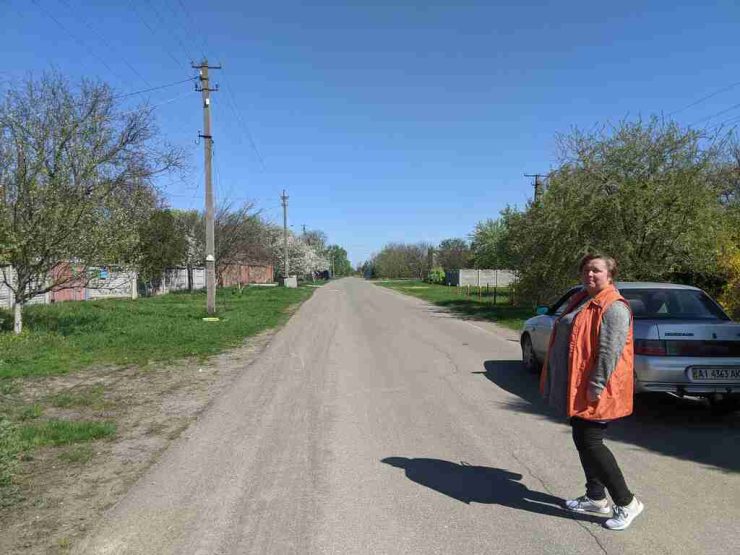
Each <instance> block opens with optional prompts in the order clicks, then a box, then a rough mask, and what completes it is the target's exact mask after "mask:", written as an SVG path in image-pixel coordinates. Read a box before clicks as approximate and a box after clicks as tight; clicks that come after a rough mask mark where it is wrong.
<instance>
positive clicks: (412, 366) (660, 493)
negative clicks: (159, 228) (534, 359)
mask: <svg viewBox="0 0 740 555" xmlns="http://www.w3.org/2000/svg"><path fill="white" fill-rule="evenodd" d="M519 359H520V354H519V348H518V344H517V343H516V341H515V334H512V333H507V332H503V331H501V330H499V331H496V330H495V329H494V328H493V327H492V326H491V325H485V324H480V325H479V324H475V323H472V322H467V321H462V320H457V319H454V318H451V317H450V316H448V315H447V314H444V313H440V312H439V311H438V310H437V309H436V308H434V307H431V306H429V305H427V304H425V303H422V302H421V301H418V300H416V299H413V298H410V297H404V296H402V295H400V294H398V293H395V292H393V291H389V290H387V289H383V288H381V287H378V286H375V285H371V284H369V283H366V282H363V281H361V280H359V279H345V280H342V281H339V282H332V283H330V284H329V285H327V286H325V287H323V288H321V289H319V290H318V291H317V292H316V294H315V295H314V296H313V298H312V299H310V300H309V301H308V302H307V303H306V304H305V305H304V306H303V307H302V308H301V310H300V311H299V312H298V313H297V314H296V316H295V317H294V318H293V319H292V320H291V322H290V323H289V324H288V325H287V326H286V327H285V328H284V329H283V330H282V331H281V332H280V333H279V334H278V335H277V336H276V337H275V339H274V340H273V342H272V344H271V345H270V347H269V348H268V349H267V350H266V351H265V352H264V354H263V355H262V356H261V357H260V358H259V359H258V360H257V361H256V362H255V363H253V364H252V365H251V366H250V367H248V368H246V369H245V371H244V373H243V375H242V376H241V377H240V378H238V379H237V381H236V382H235V383H234V385H233V387H232V388H231V389H230V391H229V392H228V393H227V394H226V395H224V396H223V397H222V398H220V399H219V400H217V402H215V403H214V404H213V405H212V406H211V407H210V409H209V410H208V411H207V412H206V413H205V414H204V415H203V416H202V417H201V419H200V420H199V421H198V422H196V423H195V424H194V425H193V426H192V427H191V428H190V429H189V430H187V431H186V432H185V434H184V436H183V437H182V438H181V439H180V440H178V442H176V443H175V444H174V445H173V447H172V448H171V449H170V450H168V451H167V452H166V453H165V454H164V456H163V457H162V458H161V460H160V461H159V463H158V464H156V465H155V466H154V467H153V468H152V469H151V470H150V472H148V473H147V474H146V475H145V476H144V477H143V478H142V479H141V480H140V481H139V482H138V483H137V484H136V485H135V486H134V487H133V488H132V489H131V491H130V492H129V494H128V495H127V496H126V497H125V498H124V500H123V501H122V502H121V503H119V504H118V505H116V506H115V507H113V508H112V509H111V511H110V512H109V513H108V514H107V515H106V518H105V519H104V520H103V521H102V522H101V524H100V526H99V527H98V528H97V529H96V530H95V531H94V533H93V535H91V537H90V538H89V539H88V541H87V542H86V543H84V544H83V545H82V546H81V547H80V551H82V552H85V553H116V554H117V553H146V554H150V553H177V554H183V553H203V554H206V553H207V554H210V553H240V554H241V553H260V554H263V553H338V554H339V553H341V554H345V553H424V554H429V553H445V554H448V553H567V554H569V555H573V554H577V553H584V554H589V555H593V554H594V553H600V552H604V553H620V554H622V553H650V554H655V553H670V554H677V553H731V552H736V551H735V550H736V549H737V546H738V545H740V535H739V530H740V525H739V524H738V520H739V519H738V516H740V505H739V503H738V500H740V473H739V472H738V471H739V470H740V458H739V457H738V454H739V452H740V441H739V440H740V433H739V432H738V430H739V429H740V428H739V427H738V421H737V418H736V417H735V418H726V419H721V420H718V419H716V418H715V419H713V418H711V417H710V415H708V414H707V412H706V411H705V410H704V409H703V407H697V406H693V405H690V404H685V403H675V402H661V403H658V402H657V401H655V402H654V403H650V404H648V405H645V404H644V403H643V404H642V405H640V407H638V413H637V414H636V415H635V416H633V417H631V418H630V419H628V420H626V421H624V422H623V423H622V424H621V425H620V426H618V428H617V429H616V430H615V431H614V438H615V440H614V441H612V442H611V445H612V447H613V449H614V451H615V452H616V455H617V457H618V459H619V460H620V462H621V464H622V466H623V469H624V471H625V474H626V476H627V478H628V481H629V483H630V485H631V487H632V488H633V489H634V490H635V491H636V492H637V493H638V494H639V496H640V497H641V499H642V500H643V501H644V502H645V504H646V511H645V513H644V515H643V516H642V517H640V519H639V520H637V521H636V522H635V524H634V525H633V527H632V528H631V529H630V530H628V531H626V532H610V531H608V530H605V529H603V528H602V527H601V525H600V522H599V521H597V520H595V519H594V520H591V519H589V518H582V519H578V518H573V517H571V516H570V515H568V514H566V513H564V512H563V511H562V510H561V509H560V508H559V503H560V502H561V498H562V497H563V496H568V495H575V494H580V493H582V488H583V478H582V476H581V471H580V467H579V464H578V460H577V456H576V453H575V451H574V448H573V447H572V445H571V440H570V437H569V428H568V427H567V426H566V425H564V424H563V423H562V422H560V421H558V420H556V419H553V418H551V417H550V416H549V415H548V412H547V410H546V409H545V408H544V407H543V406H542V404H541V402H540V401H539V399H538V396H537V393H536V388H537V384H536V378H535V377H533V376H529V375H526V374H523V372H522V370H521V367H520V364H519V362H518V360H519ZM733 546H734V547H733Z"/></svg>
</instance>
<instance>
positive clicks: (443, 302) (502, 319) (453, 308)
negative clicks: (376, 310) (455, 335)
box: [374, 280, 533, 330]
mask: <svg viewBox="0 0 740 555" xmlns="http://www.w3.org/2000/svg"><path fill="white" fill-rule="evenodd" d="M374 283H376V284H377V285H381V286H383V287H388V288H389V289H394V290H395V291H399V292H401V293H404V294H406V295H411V296H412V297H417V298H419V299H423V300H425V301H429V302H431V303H433V304H435V305H437V306H441V307H444V308H446V309H448V310H450V312H452V313H453V314H455V315H456V316H459V317H461V318H475V319H478V320H488V321H490V322H496V323H497V324H500V325H502V326H505V327H507V328H510V329H513V330H520V329H521V328H522V324H523V323H524V320H526V319H527V318H529V317H531V316H533V312H532V310H531V309H529V308H521V307H515V306H511V304H510V302H511V300H510V299H511V298H510V296H509V295H510V292H509V291H508V290H507V289H504V288H499V289H498V290H497V291H496V295H495V297H494V292H493V288H489V289H488V291H486V290H485V289H482V290H481V295H480V296H478V290H477V289H475V291H473V288H471V291H470V295H469V296H468V295H467V290H465V289H464V288H461V287H447V286H446V285H435V284H432V283H425V282H423V281H417V280H379V281H376V282H374ZM494 298H495V301H496V302H495V304H494Z"/></svg>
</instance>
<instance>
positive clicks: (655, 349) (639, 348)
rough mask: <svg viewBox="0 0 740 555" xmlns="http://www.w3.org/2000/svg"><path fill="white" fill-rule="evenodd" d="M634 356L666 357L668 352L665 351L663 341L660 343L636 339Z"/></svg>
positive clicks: (655, 340)
mask: <svg viewBox="0 0 740 555" xmlns="http://www.w3.org/2000/svg"><path fill="white" fill-rule="evenodd" d="M635 354H636V355H648V356H666V355H667V354H668V352H667V350H666V344H665V341H662V340H660V339H636V340H635Z"/></svg>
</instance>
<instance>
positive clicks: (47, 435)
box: [18, 419, 116, 450]
mask: <svg viewBox="0 0 740 555" xmlns="http://www.w3.org/2000/svg"><path fill="white" fill-rule="evenodd" d="M115 434H116V425H115V423H113V422H98V421H80V420H57V419H53V420H43V421H37V422H33V423H32V424H26V425H22V426H20V427H19V428H18V441H19V443H20V446H21V449H23V450H26V449H31V448H34V447H43V446H47V445H68V444H70V443H80V442H84V441H93V440H96V439H102V438H107V437H112V436H114V435H115Z"/></svg>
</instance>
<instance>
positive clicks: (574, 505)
mask: <svg viewBox="0 0 740 555" xmlns="http://www.w3.org/2000/svg"><path fill="white" fill-rule="evenodd" d="M565 508H566V509H568V510H569V511H573V512H576V513H599V514H602V515H607V514H609V513H610V512H612V510H611V509H610V508H609V503H608V502H607V500H606V499H598V500H595V499H591V498H590V497H588V496H587V495H582V496H581V497H579V498H577V499H568V500H567V501H566V502H565Z"/></svg>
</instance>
